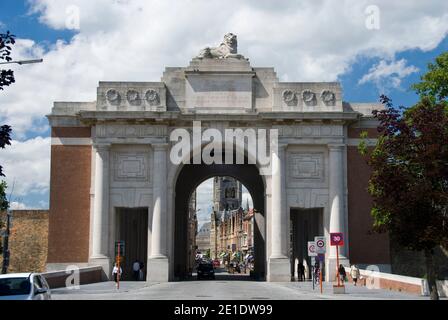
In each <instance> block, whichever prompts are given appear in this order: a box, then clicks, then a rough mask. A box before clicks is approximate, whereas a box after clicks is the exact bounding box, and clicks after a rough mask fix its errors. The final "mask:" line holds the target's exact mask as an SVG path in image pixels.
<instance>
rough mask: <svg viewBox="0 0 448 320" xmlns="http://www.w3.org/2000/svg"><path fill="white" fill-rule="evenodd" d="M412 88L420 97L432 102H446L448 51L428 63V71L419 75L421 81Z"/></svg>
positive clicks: (447, 94) (447, 91) (447, 90)
mask: <svg viewBox="0 0 448 320" xmlns="http://www.w3.org/2000/svg"><path fill="white" fill-rule="evenodd" d="M412 88H413V89H414V90H415V91H416V92H417V93H418V94H420V97H421V98H425V97H426V98H428V99H430V100H431V102H433V103H436V102H438V103H442V104H444V103H446V102H447V101H446V98H447V97H448V52H444V53H442V54H441V55H439V56H438V57H437V58H436V61H435V63H429V64H428V72H427V73H425V74H424V75H423V76H422V77H421V82H419V83H416V84H414V85H413V86H412Z"/></svg>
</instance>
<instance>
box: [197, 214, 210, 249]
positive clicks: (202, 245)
mask: <svg viewBox="0 0 448 320" xmlns="http://www.w3.org/2000/svg"><path fill="white" fill-rule="evenodd" d="M210 226H211V223H210V222H207V223H204V224H203V225H202V226H201V228H200V229H199V232H198V235H197V236H196V245H197V252H201V253H202V254H205V253H206V252H207V251H208V250H210V248H211V245H210Z"/></svg>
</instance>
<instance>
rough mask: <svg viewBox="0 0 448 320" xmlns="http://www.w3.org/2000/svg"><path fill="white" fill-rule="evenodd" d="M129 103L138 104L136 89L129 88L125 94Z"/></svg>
mask: <svg viewBox="0 0 448 320" xmlns="http://www.w3.org/2000/svg"><path fill="white" fill-rule="evenodd" d="M126 96H127V98H128V102H129V104H131V105H133V106H136V105H139V104H140V94H139V93H138V91H137V90H133V89H131V90H129V91H128V93H127V94H126Z"/></svg>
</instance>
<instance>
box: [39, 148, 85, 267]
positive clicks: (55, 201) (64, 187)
mask: <svg viewBox="0 0 448 320" xmlns="http://www.w3.org/2000/svg"><path fill="white" fill-rule="evenodd" d="M90 172H91V146H59V145H57V146H56V145H53V146H52V147H51V183H50V223H49V237H48V242H49V243H48V260H47V262H48V263H57V262H59V263H64V262H87V261H88V256H89V226H90Z"/></svg>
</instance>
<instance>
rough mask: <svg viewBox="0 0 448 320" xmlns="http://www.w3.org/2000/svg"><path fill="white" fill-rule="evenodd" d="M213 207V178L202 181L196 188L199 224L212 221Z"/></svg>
mask: <svg viewBox="0 0 448 320" xmlns="http://www.w3.org/2000/svg"><path fill="white" fill-rule="evenodd" d="M212 207H213V178H212V179H208V180H206V181H204V182H202V183H201V184H200V185H199V186H198V187H197V189H196V210H199V211H198V214H197V217H198V225H202V224H203V223H205V222H209V221H210V214H211V212H212Z"/></svg>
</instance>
